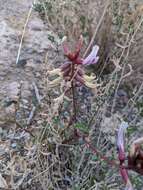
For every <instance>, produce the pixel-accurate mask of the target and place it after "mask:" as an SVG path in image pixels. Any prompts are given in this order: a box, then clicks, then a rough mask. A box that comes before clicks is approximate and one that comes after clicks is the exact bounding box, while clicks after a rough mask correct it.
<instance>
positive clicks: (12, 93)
mask: <svg viewBox="0 0 143 190" xmlns="http://www.w3.org/2000/svg"><path fill="white" fill-rule="evenodd" d="M19 93H20V83H19V82H16V81H14V82H12V83H10V84H9V85H8V87H7V96H8V97H9V99H10V100H12V101H13V100H14V101H18V99H19Z"/></svg>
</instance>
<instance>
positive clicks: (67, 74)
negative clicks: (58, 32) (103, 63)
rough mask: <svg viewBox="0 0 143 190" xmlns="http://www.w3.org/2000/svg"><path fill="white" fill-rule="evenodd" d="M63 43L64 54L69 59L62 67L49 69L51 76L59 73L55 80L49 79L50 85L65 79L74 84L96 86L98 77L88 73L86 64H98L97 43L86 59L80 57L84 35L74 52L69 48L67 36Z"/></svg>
mask: <svg viewBox="0 0 143 190" xmlns="http://www.w3.org/2000/svg"><path fill="white" fill-rule="evenodd" d="M62 45H63V50H64V54H65V56H66V57H67V58H68V60H67V61H66V62H65V63H64V64H62V65H61V66H60V68H57V69H54V70H52V71H49V76H51V75H58V77H57V78H56V79H55V80H53V81H49V85H50V86H56V85H58V84H59V83H60V82H61V81H63V80H64V81H65V82H69V81H71V82H73V83H74V86H78V85H85V86H87V87H89V88H96V84H95V83H94V82H95V78H96V77H95V76H94V75H90V76H89V75H86V74H85V71H84V66H86V65H91V64H96V63H97V62H98V59H99V57H98V56H97V53H98V50H99V47H98V46H97V45H95V46H94V47H93V48H92V51H91V52H90V54H89V55H88V56H87V57H86V58H85V59H84V58H81V57H80V51H81V48H82V45H83V37H82V36H80V39H79V41H78V42H77V44H76V47H75V50H74V51H73V52H71V51H70V50H69V47H68V44H67V38H66V37H64V39H63V43H62Z"/></svg>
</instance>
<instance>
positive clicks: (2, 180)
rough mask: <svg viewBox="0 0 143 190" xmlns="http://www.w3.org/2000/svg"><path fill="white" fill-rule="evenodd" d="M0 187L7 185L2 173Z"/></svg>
mask: <svg viewBox="0 0 143 190" xmlns="http://www.w3.org/2000/svg"><path fill="white" fill-rule="evenodd" d="M0 188H4V189H7V188H8V185H7V183H6V180H5V179H4V178H3V177H2V175H1V174H0Z"/></svg>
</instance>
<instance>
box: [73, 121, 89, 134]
mask: <svg viewBox="0 0 143 190" xmlns="http://www.w3.org/2000/svg"><path fill="white" fill-rule="evenodd" d="M74 127H75V128H77V129H79V130H80V131H82V132H84V133H89V129H88V127H87V126H86V124H85V123H76V124H75V126H74Z"/></svg>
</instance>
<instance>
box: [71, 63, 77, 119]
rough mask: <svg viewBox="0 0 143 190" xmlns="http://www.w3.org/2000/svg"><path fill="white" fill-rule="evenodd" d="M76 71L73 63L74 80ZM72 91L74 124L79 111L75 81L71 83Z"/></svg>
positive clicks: (72, 73)
mask: <svg viewBox="0 0 143 190" xmlns="http://www.w3.org/2000/svg"><path fill="white" fill-rule="evenodd" d="M74 69H75V68H74V63H72V69H71V78H73V75H74ZM71 90H72V103H73V116H72V122H76V115H77V110H76V98H75V86H74V81H73V80H72V82H71Z"/></svg>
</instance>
